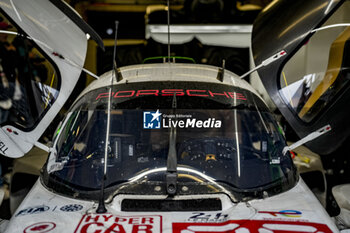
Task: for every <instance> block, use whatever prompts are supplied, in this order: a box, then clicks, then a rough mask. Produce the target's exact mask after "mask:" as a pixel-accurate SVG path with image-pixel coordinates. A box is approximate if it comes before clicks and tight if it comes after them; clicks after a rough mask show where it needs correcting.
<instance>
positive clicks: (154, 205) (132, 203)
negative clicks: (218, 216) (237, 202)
mask: <svg viewBox="0 0 350 233" xmlns="http://www.w3.org/2000/svg"><path fill="white" fill-rule="evenodd" d="M121 210H122V211H132V212H137V211H140V212H148V211H159V212H164V211H219V210H222V204H221V200H220V199H219V198H208V199H190V200H172V199H165V200H164V199H163V200H147V199H124V200H123V201H122V205H121Z"/></svg>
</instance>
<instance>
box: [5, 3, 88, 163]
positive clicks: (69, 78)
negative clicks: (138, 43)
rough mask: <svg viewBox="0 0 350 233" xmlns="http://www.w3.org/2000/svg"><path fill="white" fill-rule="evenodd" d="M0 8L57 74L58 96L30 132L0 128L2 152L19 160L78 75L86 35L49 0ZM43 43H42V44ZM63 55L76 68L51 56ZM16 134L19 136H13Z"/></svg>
mask: <svg viewBox="0 0 350 233" xmlns="http://www.w3.org/2000/svg"><path fill="white" fill-rule="evenodd" d="M0 7H1V9H2V10H3V11H4V12H5V13H6V14H7V15H8V16H9V17H10V18H12V20H13V21H14V22H15V24H17V25H18V26H19V27H20V28H21V29H22V30H23V31H25V32H26V33H27V34H28V35H29V36H30V37H31V38H33V39H34V40H37V41H40V42H37V43H36V44H37V45H38V46H39V47H40V48H41V49H42V50H43V51H44V52H45V53H46V54H47V55H48V56H49V57H50V58H51V60H52V61H53V63H55V64H54V65H56V66H57V68H58V70H57V72H58V73H59V74H60V78H61V86H60V92H59V95H58V97H57V99H56V101H55V102H54V104H53V105H52V106H51V108H50V109H49V110H48V111H47V112H46V114H45V115H44V117H43V118H42V119H41V121H40V122H39V123H38V124H37V125H35V127H34V129H32V130H31V131H29V132H23V131H21V130H19V129H17V128H16V127H14V126H10V125H5V126H3V127H2V128H1V129H0V142H1V146H2V152H3V154H5V155H6V156H8V157H12V158H18V157H21V156H23V154H25V153H26V152H28V151H29V150H30V149H31V148H32V147H33V145H34V143H35V142H36V141H37V140H38V139H39V137H40V136H41V135H42V133H43V132H44V131H45V129H46V128H47V126H48V125H49V124H50V122H51V121H52V120H53V119H54V117H55V116H56V114H57V113H58V112H59V110H60V109H61V107H62V106H63V104H64V103H65V101H66V100H67V98H68V96H69V95H70V93H71V92H72V90H73V88H74V86H75V84H76V82H77V81H78V78H79V75H80V73H81V68H80V67H82V66H83V64H84V61H85V56H86V50H87V38H86V35H85V33H84V32H83V31H82V30H81V29H80V28H79V27H78V26H77V25H76V24H75V23H73V22H72V21H71V20H70V19H69V18H68V17H67V16H66V15H65V14H64V13H62V12H61V11H60V10H59V9H58V8H56V7H55V6H54V5H53V4H52V3H51V2H50V1H48V0H31V1H28V0H1V1H0ZM42 42H43V43H42ZM53 52H56V53H58V54H61V55H63V56H64V57H65V58H66V59H69V60H70V61H72V62H73V63H74V64H75V65H76V66H74V65H72V64H69V63H68V62H67V61H66V60H64V59H61V58H59V57H58V56H55V55H53ZM14 131H16V132H17V133H18V134H17V135H16V134H14V133H13V132H14Z"/></svg>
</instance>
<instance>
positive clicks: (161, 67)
mask: <svg viewBox="0 0 350 233" xmlns="http://www.w3.org/2000/svg"><path fill="white" fill-rule="evenodd" d="M219 69H220V68H219V67H215V66H210V65H200V64H176V63H163V64H144V65H131V66H126V67H121V68H120V69H119V70H120V74H121V76H122V77H123V79H122V80H121V81H119V82H117V81H116V78H115V76H113V77H114V80H113V84H121V83H126V82H128V83H136V82H151V81H179V82H181V81H190V82H205V83H209V84H210V83H219V84H220V83H222V84H226V85H232V86H236V87H239V88H243V89H245V90H248V91H250V92H253V93H254V94H256V95H257V96H258V97H260V95H259V94H258V93H257V92H256V90H255V89H254V88H253V87H252V86H251V85H250V84H249V83H247V82H246V81H245V80H243V79H240V78H239V76H238V75H236V74H234V73H232V72H231V71H228V70H225V71H224V78H223V82H221V81H219V80H218V79H217V76H218V72H219ZM112 74H113V72H112V71H110V72H107V73H105V74H103V75H102V76H101V78H100V79H99V80H95V81H94V82H92V83H91V84H90V85H89V86H88V87H87V88H86V89H85V90H84V91H83V92H82V93H81V95H80V96H79V98H80V97H81V96H83V95H84V94H86V93H87V92H89V91H91V90H94V89H97V88H100V87H104V86H108V85H110V84H111V77H112ZM113 75H114V74H113ZM79 98H78V99H79ZM260 98H261V97H260ZM262 101H263V100H262Z"/></svg>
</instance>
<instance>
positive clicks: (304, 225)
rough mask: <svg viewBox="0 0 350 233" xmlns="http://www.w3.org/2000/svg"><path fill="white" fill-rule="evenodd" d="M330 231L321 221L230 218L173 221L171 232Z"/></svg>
mask: <svg viewBox="0 0 350 233" xmlns="http://www.w3.org/2000/svg"><path fill="white" fill-rule="evenodd" d="M205 232H216V233H220V232H222V233H236V232H237V233H238V232H246V233H256V232H273V233H292V232H294V233H300V232H315V233H316V232H323V233H332V231H331V230H330V229H329V227H328V226H327V225H325V224H321V223H312V222H295V221H293V222H292V221H267V220H230V221H226V222H222V223H173V233H205Z"/></svg>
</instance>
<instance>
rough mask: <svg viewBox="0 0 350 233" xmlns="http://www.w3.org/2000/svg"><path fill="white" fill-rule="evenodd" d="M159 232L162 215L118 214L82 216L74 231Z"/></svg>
mask: <svg viewBox="0 0 350 233" xmlns="http://www.w3.org/2000/svg"><path fill="white" fill-rule="evenodd" d="M90 232H96V233H97V232H99V233H111V232H120V233H121V232H122V233H159V232H162V216H157V215H154V216H153V215H150V216H116V215H112V214H87V215H84V216H83V217H82V219H81V220H80V222H79V225H78V226H77V228H76V229H75V231H74V233H90Z"/></svg>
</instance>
